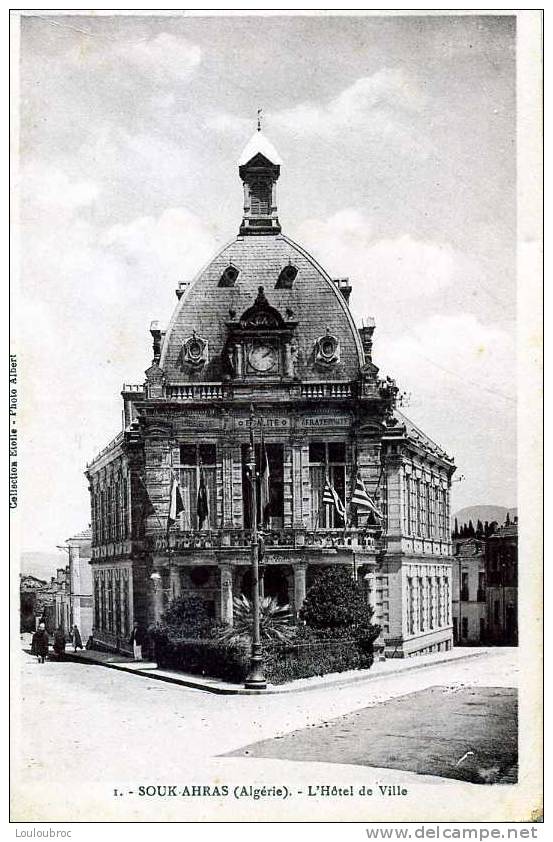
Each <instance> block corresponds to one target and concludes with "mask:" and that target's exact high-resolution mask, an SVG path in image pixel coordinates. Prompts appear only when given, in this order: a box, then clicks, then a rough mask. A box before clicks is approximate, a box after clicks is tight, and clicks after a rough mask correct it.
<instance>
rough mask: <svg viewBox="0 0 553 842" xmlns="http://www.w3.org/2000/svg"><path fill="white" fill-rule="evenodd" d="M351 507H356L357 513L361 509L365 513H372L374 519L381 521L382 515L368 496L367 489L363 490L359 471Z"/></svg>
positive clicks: (363, 484) (363, 486)
mask: <svg viewBox="0 0 553 842" xmlns="http://www.w3.org/2000/svg"><path fill="white" fill-rule="evenodd" d="M351 505H352V506H357V511H358V512H359V511H360V510H361V509H363V510H364V511H366V512H372V513H373V514H374V515H376V517H378V518H380V519H382V518H383V517H384V515H383V514H382V512H381V511H380V509H379V508H378V506H377V505H376V503H375V502H374V500H373V499H372V497H371V496H370V495H369V493H368V491H367V489H366V488H365V483H364V482H363V480H362V478H361V476H360V474H359V471H358V472H357V479H356V481H355V490H354V492H353V496H352V498H351Z"/></svg>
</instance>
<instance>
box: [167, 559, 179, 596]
mask: <svg viewBox="0 0 553 842" xmlns="http://www.w3.org/2000/svg"><path fill="white" fill-rule="evenodd" d="M169 593H170V595H171V599H176V598H177V597H178V596H180V595H181V580H180V568H179V567H177V565H176V564H172V565H171V567H170V571H169Z"/></svg>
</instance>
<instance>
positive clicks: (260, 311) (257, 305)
mask: <svg viewBox="0 0 553 842" xmlns="http://www.w3.org/2000/svg"><path fill="white" fill-rule="evenodd" d="M239 323H240V327H241V328H242V329H246V330H248V329H251V328H254V329H255V328H261V329H263V330H267V329H274V330H279V329H281V328H283V327H284V319H283V318H282V316H281V315H280V313H279V312H278V310H276V309H275V308H274V307H271V305H270V304H269V302H268V301H267V298H266V296H265V291H264V289H263V287H259V290H258V293H257V298H256V299H255V302H254V304H253V306H252V307H249V308H248V309H247V310H246V311H245V312H244V313H243V314H242V315H241V317H240V322H239Z"/></svg>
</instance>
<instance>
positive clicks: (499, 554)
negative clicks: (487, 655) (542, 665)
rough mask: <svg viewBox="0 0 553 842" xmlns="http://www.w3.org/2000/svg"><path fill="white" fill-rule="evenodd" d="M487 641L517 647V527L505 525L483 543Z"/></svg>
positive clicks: (510, 524)
mask: <svg viewBox="0 0 553 842" xmlns="http://www.w3.org/2000/svg"><path fill="white" fill-rule="evenodd" d="M486 580H487V609H488V611H487V613H488V640H489V642H490V643H497V644H505V645H508V646H517V645H518V524H517V523H505V525H504V526H500V527H499V528H498V529H497V530H496V531H495V532H494V533H493V535H490V537H489V538H488V540H487V542H486Z"/></svg>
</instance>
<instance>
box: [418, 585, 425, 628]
mask: <svg viewBox="0 0 553 842" xmlns="http://www.w3.org/2000/svg"><path fill="white" fill-rule="evenodd" d="M419 631H424V582H423V579H422V577H421V576H419Z"/></svg>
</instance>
